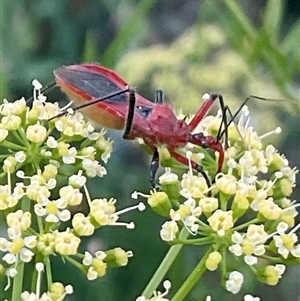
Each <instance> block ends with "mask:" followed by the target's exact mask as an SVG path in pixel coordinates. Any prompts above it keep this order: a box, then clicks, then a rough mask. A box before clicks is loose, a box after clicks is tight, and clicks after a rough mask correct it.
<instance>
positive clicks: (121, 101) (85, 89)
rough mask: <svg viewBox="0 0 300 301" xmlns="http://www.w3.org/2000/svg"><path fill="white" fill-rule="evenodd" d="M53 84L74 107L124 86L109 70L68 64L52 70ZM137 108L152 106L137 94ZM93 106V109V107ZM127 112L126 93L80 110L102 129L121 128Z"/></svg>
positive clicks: (123, 82)
mask: <svg viewBox="0 0 300 301" xmlns="http://www.w3.org/2000/svg"><path fill="white" fill-rule="evenodd" d="M54 74H55V77H56V83H57V84H58V86H60V87H61V89H62V91H63V92H65V93H66V94H67V95H68V97H69V98H70V99H71V100H73V101H74V102H75V103H76V104H79V105H80V104H83V103H86V102H88V101H91V100H95V99H100V98H102V97H104V96H106V95H109V94H113V93H115V92H118V91H120V90H123V89H125V88H126V86H127V83H126V82H125V81H124V80H123V79H122V78H121V77H120V76H118V75H117V73H115V72H114V71H112V70H109V69H107V68H104V67H102V66H100V65H96V64H82V65H71V66H64V67H61V68H58V69H56V70H55V71H54ZM136 99H137V102H136V105H137V106H140V105H143V106H149V107H152V106H153V103H152V102H150V101H148V100H147V99H145V98H143V97H142V96H140V95H138V94H136ZM95 106H96V108H95ZM127 111H128V93H122V94H120V95H116V96H113V97H110V98H109V99H107V100H104V101H100V102H99V103H97V104H96V105H91V106H88V107H86V108H85V109H83V112H84V113H85V114H86V115H87V116H89V117H90V118H91V119H93V120H94V121H96V122H98V123H100V124H102V125H103V126H106V127H109V128H114V129H122V128H123V127H124V124H125V120H126V116H127Z"/></svg>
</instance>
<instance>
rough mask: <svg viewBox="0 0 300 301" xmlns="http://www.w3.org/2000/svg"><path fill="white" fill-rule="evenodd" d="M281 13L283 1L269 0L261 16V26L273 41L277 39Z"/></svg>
mask: <svg viewBox="0 0 300 301" xmlns="http://www.w3.org/2000/svg"><path fill="white" fill-rule="evenodd" d="M282 15H283V1H282V0H269V1H268V3H267V5H266V9H265V14H264V17H263V27H264V29H265V31H266V33H267V34H268V36H269V38H271V40H272V41H273V42H275V41H278V37H279V32H280V27H281V22H282Z"/></svg>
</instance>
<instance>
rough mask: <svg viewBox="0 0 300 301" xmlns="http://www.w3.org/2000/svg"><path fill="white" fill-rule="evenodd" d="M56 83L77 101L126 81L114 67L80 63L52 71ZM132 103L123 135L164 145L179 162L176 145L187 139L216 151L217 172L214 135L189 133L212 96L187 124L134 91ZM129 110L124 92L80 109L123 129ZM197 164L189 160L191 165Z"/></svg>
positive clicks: (168, 108) (121, 86)
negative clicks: (108, 67)
mask: <svg viewBox="0 0 300 301" xmlns="http://www.w3.org/2000/svg"><path fill="white" fill-rule="evenodd" d="M54 74H55V77H56V82H57V84H58V85H59V86H60V87H61V89H62V91H63V92H65V93H66V94H67V95H68V96H69V97H70V99H71V100H73V101H74V102H75V103H77V104H80V105H81V104H83V103H85V102H89V101H93V100H96V99H100V98H102V97H103V96H105V95H108V94H110V93H111V94H112V93H115V92H117V91H119V90H123V89H125V88H126V87H127V86H128V84H127V83H126V82H125V81H124V80H123V79H122V78H121V77H120V76H119V75H117V74H116V73H115V72H114V71H112V70H109V69H107V68H104V67H102V66H100V65H96V64H82V65H73V66H65V67H61V68H59V69H57V70H55V72H54ZM135 98H136V103H135V109H134V116H133V122H132V127H131V129H130V133H129V135H128V136H127V137H126V139H135V138H143V140H144V142H145V143H146V144H147V145H148V146H149V147H150V148H152V149H155V148H156V146H158V145H165V146H166V147H167V148H168V150H169V151H170V153H171V155H172V156H173V157H174V158H175V159H176V160H178V161H179V162H181V163H183V164H186V165H187V164H188V160H187V159H186V158H185V157H184V156H182V155H181V154H179V153H177V152H176V149H177V148H180V147H183V146H185V145H186V144H187V143H188V142H191V143H193V144H195V145H199V146H202V147H204V148H211V149H213V150H215V151H217V152H219V162H218V172H220V171H221V169H222V165H223V161H224V150H223V147H222V144H221V143H220V141H218V139H217V138H216V137H213V136H204V135H203V134H202V133H199V134H192V131H193V130H194V129H195V128H196V126H197V125H198V124H199V122H200V121H201V120H202V119H203V118H204V117H205V116H206V114H207V112H208V111H209V109H210V107H211V106H212V104H213V102H214V100H215V99H216V98H217V96H216V95H214V97H210V98H208V99H207V100H206V101H205V102H204V104H203V105H202V107H201V108H200V110H199V111H198V112H197V113H196V115H195V117H194V118H193V119H192V120H191V122H190V123H189V124H187V123H186V122H185V120H178V119H177V117H176V115H175V113H174V111H173V109H172V107H171V106H170V105H168V104H165V103H154V102H151V101H149V100H147V99H145V98H144V97H142V96H141V95H139V94H137V93H136V94H135ZM128 110H129V103H128V92H127V93H123V94H120V95H118V96H114V97H111V98H109V99H106V100H104V101H99V102H98V103H97V104H95V105H91V106H88V107H86V108H84V109H82V111H83V113H85V114H87V115H88V116H89V117H90V118H91V119H93V120H94V121H96V122H97V123H99V124H101V125H103V126H105V127H109V128H113V129H123V128H124V127H125V123H126V118H127V114H128ZM197 166H198V165H197V164H196V163H195V162H192V167H193V168H196V167H197Z"/></svg>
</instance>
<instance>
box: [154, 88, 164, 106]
mask: <svg viewBox="0 0 300 301" xmlns="http://www.w3.org/2000/svg"><path fill="white" fill-rule="evenodd" d="M155 103H160V104H161V103H164V91H163V90H156V97H155Z"/></svg>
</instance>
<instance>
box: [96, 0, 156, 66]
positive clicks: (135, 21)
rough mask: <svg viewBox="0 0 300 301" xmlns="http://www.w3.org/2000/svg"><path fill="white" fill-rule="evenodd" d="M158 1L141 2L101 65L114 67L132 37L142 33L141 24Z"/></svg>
mask: <svg viewBox="0 0 300 301" xmlns="http://www.w3.org/2000/svg"><path fill="white" fill-rule="evenodd" d="M155 2H156V0H142V1H140V2H139V4H138V6H137V8H136V10H135V12H134V13H133V14H132V16H131V18H130V19H129V20H128V21H127V22H126V23H125V24H124V25H123V27H122V28H121V29H120V31H119V33H118V36H117V37H116V38H115V39H114V41H113V42H112V44H111V45H110V46H109V48H108V49H107V51H106V52H105V54H104V55H103V57H102V59H101V63H102V64H103V65H105V66H108V67H109V66H113V65H115V63H116V60H117V59H118V58H119V56H120V54H121V53H122V52H123V51H124V50H125V49H127V48H128V46H129V44H130V42H131V41H132V37H135V36H136V35H137V32H138V31H140V27H139V24H140V22H141V21H143V20H144V19H145V18H146V16H147V14H148V12H149V10H150V9H151V8H152V6H153V5H154V4H155Z"/></svg>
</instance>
